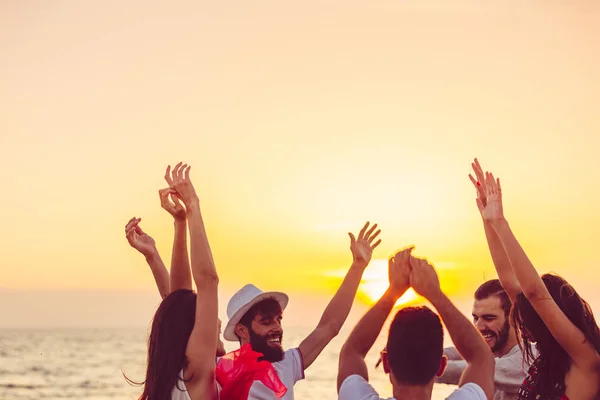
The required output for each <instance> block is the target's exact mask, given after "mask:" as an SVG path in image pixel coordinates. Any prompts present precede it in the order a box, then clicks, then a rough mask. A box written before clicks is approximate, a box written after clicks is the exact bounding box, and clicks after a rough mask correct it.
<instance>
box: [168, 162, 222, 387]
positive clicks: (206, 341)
mask: <svg viewBox="0 0 600 400" xmlns="http://www.w3.org/2000/svg"><path fill="white" fill-rule="evenodd" d="M189 171H190V167H187V168H186V169H185V170H183V169H182V168H177V167H176V168H175V169H174V170H173V186H172V189H174V190H175V191H176V192H177V195H178V196H179V197H180V199H181V200H182V201H183V202H184V204H185V207H186V215H187V220H188V226H189V231H190V244H191V246H190V247H191V248H190V250H191V261H192V276H193V278H194V282H195V284H196V289H197V292H198V293H197V300H196V319H195V323H194V327H193V329H192V333H191V335H190V339H189V340H188V344H187V348H186V352H185V354H186V358H187V361H188V371H189V372H190V373H191V376H192V377H191V379H192V381H194V382H198V385H200V387H201V388H202V390H201V392H202V393H209V392H208V390H214V373H215V354H216V351H217V338H218V317H217V311H218V297H217V286H218V283H219V277H218V275H217V270H216V268H215V264H214V261H213V257H212V252H211V250H210V245H209V243H208V237H207V235H206V231H205V229H204V221H203V220H202V214H201V212H200V201H199V200H198V196H197V195H196V191H195V190H194V187H193V185H192V182H191V181H190V178H189ZM211 394H212V392H211ZM200 398H209V397H206V396H205V397H200Z"/></svg>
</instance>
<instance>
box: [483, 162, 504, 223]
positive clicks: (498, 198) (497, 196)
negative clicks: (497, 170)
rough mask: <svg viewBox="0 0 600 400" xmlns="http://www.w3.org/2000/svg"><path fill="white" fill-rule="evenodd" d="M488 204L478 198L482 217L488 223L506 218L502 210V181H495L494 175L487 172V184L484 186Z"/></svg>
mask: <svg viewBox="0 0 600 400" xmlns="http://www.w3.org/2000/svg"><path fill="white" fill-rule="evenodd" d="M483 186H484V190H485V196H486V199H487V202H486V203H485V204H484V203H483V201H482V199H481V198H479V197H478V198H477V207H478V208H479V212H481V216H482V217H483V219H484V220H486V221H497V220H501V219H503V218H504V210H503V209H502V188H501V187H500V179H495V178H494V175H493V174H491V173H489V172H486V173H485V182H484V184H483Z"/></svg>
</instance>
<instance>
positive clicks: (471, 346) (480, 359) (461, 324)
mask: <svg viewBox="0 0 600 400" xmlns="http://www.w3.org/2000/svg"><path fill="white" fill-rule="evenodd" d="M428 300H429V301H430V302H431V304H432V305H433V306H434V307H435V309H436V310H437V311H438V313H439V314H440V317H441V318H442V321H444V325H446V328H447V329H448V333H449V334H450V337H451V338H452V342H453V343H454V345H455V346H456V349H457V350H458V352H459V353H460V354H461V355H462V356H463V358H464V359H465V361H466V362H467V366H466V368H465V370H464V371H463V374H462V376H461V378H460V381H459V386H462V385H464V384H465V383H469V382H473V383H476V384H477V385H479V386H480V387H481V388H482V389H483V391H484V392H485V394H486V396H487V398H488V399H491V398H493V397H494V356H493V354H492V352H491V351H490V348H489V347H488V345H487V344H486V343H485V341H484V340H483V338H482V337H481V335H480V334H479V332H477V329H475V327H473V324H472V323H471V322H469V320H468V319H467V318H466V317H465V316H464V315H463V314H462V313H461V312H460V311H459V310H458V309H457V308H456V307H455V306H454V304H452V302H451V301H450V300H449V299H448V298H447V297H446V295H444V294H443V293H442V292H441V291H440V292H439V293H437V294H434V295H432V296H430V297H428Z"/></svg>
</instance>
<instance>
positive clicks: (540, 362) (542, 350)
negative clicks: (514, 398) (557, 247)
mask: <svg viewBox="0 0 600 400" xmlns="http://www.w3.org/2000/svg"><path fill="white" fill-rule="evenodd" d="M542 281H543V282H544V284H545V285H546V288H547V289H548V292H550V295H551V296H552V299H553V300H554V301H555V302H556V304H557V305H558V307H559V308H560V309H561V311H562V312H563V313H564V314H565V315H566V316H567V318H569V320H570V321H571V322H572V323H573V324H574V325H575V326H576V327H577V328H579V330H580V331H581V332H582V333H583V334H584V335H585V338H586V340H587V341H589V342H590V343H591V344H592V346H593V347H594V348H595V349H596V350H597V351H598V353H600V330H599V329H598V324H597V323H596V320H595V319H594V314H593V313H592V309H591V307H590V306H589V304H588V303H587V302H586V301H585V300H584V299H582V298H581V297H580V296H579V294H577V292H576V291H575V289H573V287H572V286H571V285H569V283H568V282H567V281H566V280H564V279H563V278H561V277H560V276H558V275H554V274H544V275H542ZM512 321H513V325H514V327H515V330H516V333H517V339H519V346H520V347H521V350H522V351H523V352H524V354H525V360H526V361H527V362H528V363H533V362H534V356H533V354H532V351H531V347H530V343H531V342H532V341H533V342H536V348H537V351H538V357H537V359H536V360H535V366H536V369H537V373H536V382H534V386H535V387H534V388H532V389H533V390H534V391H535V392H536V393H537V394H539V395H541V396H540V398H542V399H549V398H551V396H552V395H553V394H554V393H555V391H556V390H557V388H562V390H564V389H565V375H566V374H567V372H568V371H569V369H570V368H571V363H572V360H571V358H570V357H569V355H568V354H567V352H566V351H565V350H564V349H563V348H562V346H561V345H560V344H559V343H558V342H557V341H556V339H555V338H554V336H552V334H551V333H550V331H549V330H548V328H547V327H546V324H545V323H544V321H542V319H541V318H540V316H539V315H538V314H537V312H536V311H535V310H534V308H533V307H532V305H531V303H530V302H529V300H527V298H526V297H525V296H524V295H523V293H519V295H518V296H517V300H516V302H515V304H514V307H513V309H512Z"/></svg>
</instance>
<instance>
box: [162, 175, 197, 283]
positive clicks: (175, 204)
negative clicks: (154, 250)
mask: <svg viewBox="0 0 600 400" xmlns="http://www.w3.org/2000/svg"><path fill="white" fill-rule="evenodd" d="M186 167H187V166H186V165H183V166H182V165H181V163H179V164H177V165H176V166H175V168H176V169H184V170H185V168H186ZM165 180H166V181H167V183H168V184H169V187H171V185H172V184H173V177H172V176H171V166H168V167H167V171H166V172H165ZM158 194H159V196H160V205H161V206H162V208H164V209H165V210H166V211H167V212H168V213H169V214H171V215H172V216H173V221H174V222H173V224H174V228H175V234H174V238H173V251H172V253H171V290H172V291H173V290H177V289H191V288H192V274H191V271H190V259H189V257H188V248H187V224H186V214H185V208H184V207H183V205H182V204H181V203H180V202H179V199H178V198H177V195H176V194H175V193H172V192H170V190H169V189H168V188H167V189H161V190H159V192H158Z"/></svg>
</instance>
